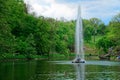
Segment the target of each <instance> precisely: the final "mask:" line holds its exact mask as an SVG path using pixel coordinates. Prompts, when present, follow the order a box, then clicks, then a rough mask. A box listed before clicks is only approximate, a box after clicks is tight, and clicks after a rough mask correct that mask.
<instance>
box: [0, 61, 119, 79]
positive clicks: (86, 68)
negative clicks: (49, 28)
mask: <svg viewBox="0 0 120 80" xmlns="http://www.w3.org/2000/svg"><path fill="white" fill-rule="evenodd" d="M119 79H120V62H112V61H86V63H79V64H76V63H74V64H73V63H71V61H10V62H0V80H119Z"/></svg>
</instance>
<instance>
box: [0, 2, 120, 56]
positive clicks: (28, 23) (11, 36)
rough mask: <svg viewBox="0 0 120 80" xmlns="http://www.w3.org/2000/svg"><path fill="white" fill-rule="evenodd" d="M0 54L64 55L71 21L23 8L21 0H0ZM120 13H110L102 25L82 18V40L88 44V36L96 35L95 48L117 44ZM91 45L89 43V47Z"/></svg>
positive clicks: (71, 49) (72, 28)
mask: <svg viewBox="0 0 120 80" xmlns="http://www.w3.org/2000/svg"><path fill="white" fill-rule="evenodd" d="M0 3H1V5H0V19H1V20H0V55H7V56H8V55H16V54H19V55H26V56H27V57H31V55H36V54H37V55H45V56H46V55H49V54H50V55H51V53H60V54H62V55H64V54H65V55H68V53H70V52H74V35H75V34H74V33H75V21H66V22H64V21H58V20H55V19H52V18H45V17H43V16H40V17H38V18H36V17H35V16H34V15H30V14H28V13H27V12H26V10H27V9H26V8H27V7H26V5H25V4H24V3H23V1H22V0H20V1H19V0H0ZM119 18H120V14H118V15H116V16H115V17H113V19H112V20H111V22H110V23H109V25H108V26H107V27H106V25H104V23H103V22H102V21H101V20H100V19H98V18H91V19H89V20H85V19H83V29H84V40H85V43H86V44H89V45H90V46H93V45H95V43H93V42H92V36H94V39H95V36H102V35H104V37H102V38H101V39H99V38H97V37H96V38H97V39H96V41H97V44H96V46H97V48H99V49H100V48H103V50H104V51H105V52H107V49H108V48H109V47H112V46H115V48H116V46H119V45H120V36H119V35H118V34H119V31H120V21H119V20H120V19H119ZM92 48H93V47H92Z"/></svg>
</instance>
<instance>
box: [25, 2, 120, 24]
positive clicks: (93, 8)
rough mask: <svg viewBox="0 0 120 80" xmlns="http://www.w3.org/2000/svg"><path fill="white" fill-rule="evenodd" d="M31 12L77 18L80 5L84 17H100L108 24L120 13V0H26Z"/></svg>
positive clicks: (56, 16) (71, 18) (61, 17)
mask: <svg viewBox="0 0 120 80" xmlns="http://www.w3.org/2000/svg"><path fill="white" fill-rule="evenodd" d="M24 2H25V3H26V4H29V6H30V9H29V10H30V11H29V12H30V13H32V12H34V13H35V14H36V15H37V16H45V17H52V18H55V19H63V18H64V19H66V20H75V19H76V18H77V8H78V5H80V6H81V16H82V18H83V19H90V18H94V17H96V18H99V19H101V20H102V21H103V22H104V23H105V24H108V23H109V21H110V20H111V19H112V17H113V16H115V15H117V14H118V13H120V0H24Z"/></svg>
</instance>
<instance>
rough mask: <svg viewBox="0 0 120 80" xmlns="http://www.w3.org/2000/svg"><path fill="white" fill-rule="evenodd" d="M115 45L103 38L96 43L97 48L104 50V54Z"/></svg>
mask: <svg viewBox="0 0 120 80" xmlns="http://www.w3.org/2000/svg"><path fill="white" fill-rule="evenodd" d="M114 45H115V44H114V43H113V42H112V41H111V40H110V39H109V38H107V37H102V38H101V39H99V40H98V42H97V43H96V46H97V48H99V49H103V51H104V52H106V53H107V51H108V49H109V48H110V47H112V46H114Z"/></svg>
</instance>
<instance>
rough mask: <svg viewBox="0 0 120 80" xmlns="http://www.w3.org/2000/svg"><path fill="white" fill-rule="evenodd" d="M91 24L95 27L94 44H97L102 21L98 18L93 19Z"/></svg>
mask: <svg viewBox="0 0 120 80" xmlns="http://www.w3.org/2000/svg"><path fill="white" fill-rule="evenodd" d="M90 23H91V24H92V26H93V27H94V31H93V35H94V42H95V36H96V35H97V29H98V27H99V25H100V24H102V21H101V20H100V19H98V18H91V19H90Z"/></svg>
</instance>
